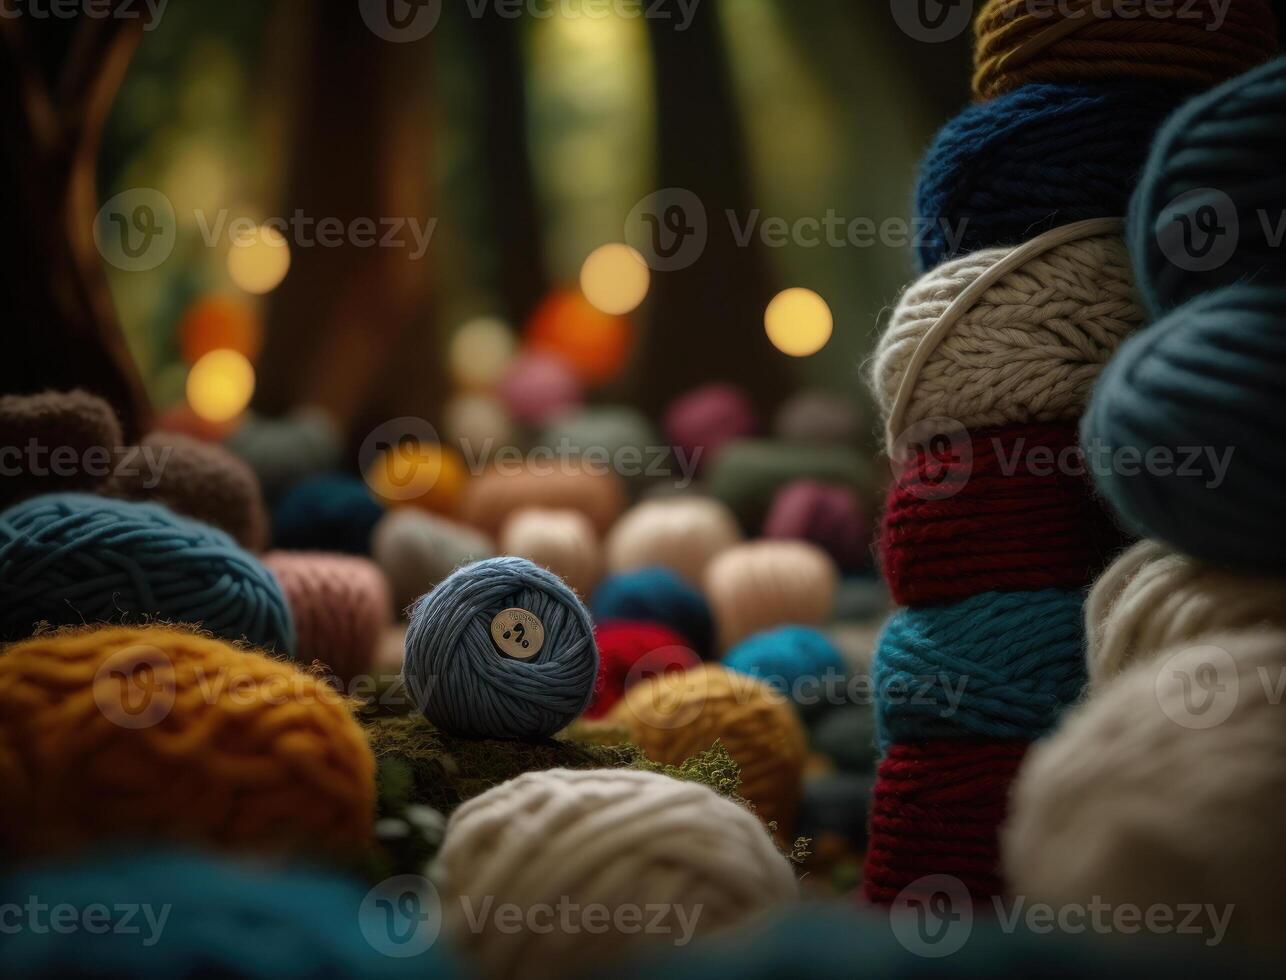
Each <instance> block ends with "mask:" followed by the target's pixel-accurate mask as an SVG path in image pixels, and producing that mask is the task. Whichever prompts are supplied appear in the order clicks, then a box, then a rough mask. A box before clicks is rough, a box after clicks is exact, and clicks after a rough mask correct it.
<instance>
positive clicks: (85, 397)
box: [0, 389, 123, 508]
mask: <svg viewBox="0 0 1286 980" xmlns="http://www.w3.org/2000/svg"><path fill="white" fill-rule="evenodd" d="M122 441H123V436H122V435H121V425H120V422H118V421H117V419H116V413H115V412H114V411H112V406H111V405H109V404H108V403H107V402H106V401H104V400H103V399H102V398H99V397H98V396H97V395H91V394H90V393H89V392H87V391H81V390H80V389H76V390H73V391H45V392H41V393H40V394H37V395H2V396H0V453H2V454H3V456H2V457H0V462H3V464H4V468H3V474H4V479H3V480H0V508H4V507H8V506H10V505H11V504H15V503H17V502H18V501H20V500H25V499H27V498H28V497H34V496H36V495H38V494H42V493H55V492H59V491H62V492H70V491H77V490H94V489H96V488H97V487H99V486H101V485H102V484H103V483H104V482H105V481H106V479H107V477H108V475H109V473H110V471H111V468H112V466H113V464H114V463H115V459H114V458H113V456H112V452H113V451H114V450H115V449H116V448H117V447H118V446H120V445H121V443H122ZM33 450H34V453H33ZM91 453H92V454H94V455H96V456H98V457H99V458H97V459H93V458H91V457H90V456H89V455H87V454H91ZM68 455H70V456H71V464H70V465H67V461H66V460H65V459H64V457H67V456H68ZM89 464H93V465H89Z"/></svg>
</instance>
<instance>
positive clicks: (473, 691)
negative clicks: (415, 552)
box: [403, 557, 598, 740]
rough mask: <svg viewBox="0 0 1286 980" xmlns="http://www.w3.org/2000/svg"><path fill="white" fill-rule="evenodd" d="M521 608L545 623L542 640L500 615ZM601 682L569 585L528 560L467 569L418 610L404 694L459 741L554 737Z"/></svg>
mask: <svg viewBox="0 0 1286 980" xmlns="http://www.w3.org/2000/svg"><path fill="white" fill-rule="evenodd" d="M514 609H516V610H523V611H525V612H526V613H528V614H530V615H531V616H534V617H535V618H536V620H538V621H539V623H540V634H539V636H540V639H539V641H538V642H537V639H536V637H537V634H536V633H535V631H534V630H533V629H532V627H531V623H530V620H526V621H525V625H524V628H523V629H522V630H517V629H515V628H513V626H512V625H511V624H512V623H513V622H514V620H513V619H512V618H510V617H507V616H504V617H502V616H501V614H503V613H506V611H507V610H514ZM498 617H499V620H498ZM519 621H522V620H519ZM496 622H499V623H500V625H499V626H497V628H496V629H495V630H493V623H496ZM524 637H525V638H526V639H525V641H524ZM522 642H527V643H528V644H529V645H528V646H527V647H526V648H525V649H524V648H523V646H522V645H521V644H522ZM530 644H534V645H530ZM528 651H531V652H530V653H529V652H528ZM597 676H598V647H597V646H595V643H594V627H593V624H592V623H591V621H590V618H589V612H588V611H587V610H586V609H585V607H584V605H582V604H581V601H580V599H578V598H577V597H576V593H575V592H573V591H572V590H571V589H570V588H569V587H568V586H567V585H566V584H565V583H564V582H563V580H562V579H560V578H559V577H558V576H557V575H554V574H553V573H552V572H549V571H546V570H545V569H543V568H541V567H540V566H538V565H536V564H533V563H532V562H530V561H527V559H525V558H512V557H502V558H488V559H486V560H484V561H479V562H475V563H473V564H472V565H465V566H464V567H463V568H460V569H457V570H456V571H455V572H453V573H452V574H451V575H449V576H448V577H447V578H445V579H444V580H443V581H442V582H440V583H439V584H438V585H437V586H436V587H435V588H434V589H433V591H431V592H430V593H429V594H428V595H426V596H424V597H422V598H421V599H420V600H419V602H417V603H416V604H415V607H414V608H413V609H412V610H411V622H410V625H409V626H408V627H407V631H406V660H405V663H404V665H403V678H404V681H405V683H406V687H407V690H408V691H409V692H410V693H411V696H412V697H413V698H414V699H415V701H416V703H417V704H418V705H419V707H420V710H421V711H422V712H423V713H424V716H425V717H426V718H427V719H428V720H429V721H431V722H432V723H433V724H434V725H436V726H437V727H438V728H441V729H442V730H443V731H447V732H450V733H452V734H454V735H463V736H466V737H470V738H501V739H525V740H532V739H540V738H548V737H549V736H550V735H553V734H554V733H555V732H556V731H558V730H559V729H562V728H565V727H566V726H567V725H569V724H570V723H571V722H573V721H575V720H576V718H578V717H579V716H580V714H581V712H583V711H584V710H585V708H586V707H588V705H589V702H590V699H591V697H592V696H593V693H594V681H595V679H596V678H597Z"/></svg>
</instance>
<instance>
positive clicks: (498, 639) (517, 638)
mask: <svg viewBox="0 0 1286 980" xmlns="http://www.w3.org/2000/svg"><path fill="white" fill-rule="evenodd" d="M491 639H492V640H493V641H494V642H495V644H496V646H497V647H498V648H499V649H500V652H501V653H503V654H505V655H506V656H509V657H514V658H516V659H518V660H530V659H531V658H532V657H534V656H535V655H536V654H538V653H540V648H541V647H543V646H544V645H545V624H544V623H542V622H541V621H540V619H539V618H538V617H537V616H536V615H535V614H534V613H531V612H528V611H527V610H526V609H519V608H517V607H513V608H510V609H505V610H502V611H501V612H498V613H496V615H495V616H494V617H493V618H492V620H491Z"/></svg>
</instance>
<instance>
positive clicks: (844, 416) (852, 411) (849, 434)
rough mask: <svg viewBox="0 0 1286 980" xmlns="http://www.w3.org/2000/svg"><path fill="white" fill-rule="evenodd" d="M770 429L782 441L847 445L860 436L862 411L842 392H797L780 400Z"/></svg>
mask: <svg viewBox="0 0 1286 980" xmlns="http://www.w3.org/2000/svg"><path fill="white" fill-rule="evenodd" d="M772 431H773V435H774V436H776V437H777V438H778V439H780V440H781V441H782V442H795V443H816V444H820V445H840V446H847V445H851V444H852V443H855V442H857V441H858V440H859V439H860V438H861V437H862V412H861V410H860V409H859V408H858V407H857V403H856V402H854V401H853V400H852V399H851V398H847V397H845V396H844V395H837V394H833V393H832V392H829V391H821V390H810V391H801V392H800V393H799V394H797V395H794V396H793V397H791V398H789V399H787V400H786V401H785V402H784V403H782V406H781V408H779V409H778V410H777V414H776V415H775V416H773V427H772Z"/></svg>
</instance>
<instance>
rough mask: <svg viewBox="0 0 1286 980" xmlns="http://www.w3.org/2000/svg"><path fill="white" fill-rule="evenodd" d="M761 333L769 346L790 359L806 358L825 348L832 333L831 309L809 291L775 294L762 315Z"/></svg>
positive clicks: (799, 289)
mask: <svg viewBox="0 0 1286 980" xmlns="http://www.w3.org/2000/svg"><path fill="white" fill-rule="evenodd" d="M764 329H765V330H767V332H768V339H769V340H771V341H772V345H773V346H774V347H776V348H777V349H778V350H779V351H781V352H782V353H783V354H789V355H790V356H791V357H808V356H809V355H810V354H816V353H817V352H818V351H819V350H821V349H822V348H823V347H825V346H826V342H827V341H828V340H830V339H831V333H832V331H833V330H834V329H835V318H834V316H833V315H832V314H831V308H830V307H829V306H828V305H827V304H826V300H824V299H822V297H821V296H819V295H818V294H817V293H815V292H813V291H812V290H811V289H802V288H798V287H796V288H794V289H787V290H785V291H783V292H781V293H778V294H777V295H776V296H775V297H774V298H773V301H772V302H771V303H769V304H768V309H767V311H766V312H765V313H764Z"/></svg>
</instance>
